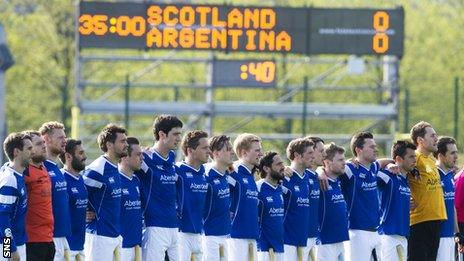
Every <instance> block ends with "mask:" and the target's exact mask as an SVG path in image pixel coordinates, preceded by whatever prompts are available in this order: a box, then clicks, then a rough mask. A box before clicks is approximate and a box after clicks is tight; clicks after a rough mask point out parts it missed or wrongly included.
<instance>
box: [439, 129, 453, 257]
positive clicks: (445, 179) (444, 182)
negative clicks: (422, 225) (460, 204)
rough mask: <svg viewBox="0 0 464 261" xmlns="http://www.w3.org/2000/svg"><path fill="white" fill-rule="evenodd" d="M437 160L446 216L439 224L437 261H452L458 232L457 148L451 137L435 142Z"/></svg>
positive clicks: (441, 138)
mask: <svg viewBox="0 0 464 261" xmlns="http://www.w3.org/2000/svg"><path fill="white" fill-rule="evenodd" d="M433 155H434V156H435V158H436V159H437V162H436V163H437V167H438V172H439V174H440V179H441V186H442V188H443V194H444V196H445V198H444V199H445V206H446V215H447V216H448V219H447V220H446V221H443V222H442V223H441V229H440V246H439V247H438V254H437V260H444V261H454V260H455V258H454V246H455V243H454V234H455V232H459V228H458V224H457V217H456V210H455V208H454V192H455V188H454V179H453V177H454V174H455V172H456V171H457V166H456V163H457V160H458V148H457V146H456V140H455V139H453V138H451V137H446V136H445V137H440V138H438V142H437V151H436V152H434V153H433Z"/></svg>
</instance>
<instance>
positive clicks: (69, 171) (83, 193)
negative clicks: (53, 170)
mask: <svg viewBox="0 0 464 261" xmlns="http://www.w3.org/2000/svg"><path fill="white" fill-rule="evenodd" d="M60 159H61V161H62V162H64V168H63V169H62V172H63V173H64V177H65V179H66V185H67V191H68V195H69V212H70V214H71V234H70V235H69V236H67V237H66V239H67V241H68V245H69V249H70V251H69V260H77V259H78V258H79V259H80V260H84V241H85V217H86V210H87V205H88V195H87V189H86V187H85V184H84V179H83V178H82V175H81V174H82V173H81V171H83V170H84V169H85V161H86V160H87V156H86V155H85V150H84V147H83V146H82V141H80V140H75V139H68V140H67V141H66V146H65V153H63V154H61V155H60Z"/></svg>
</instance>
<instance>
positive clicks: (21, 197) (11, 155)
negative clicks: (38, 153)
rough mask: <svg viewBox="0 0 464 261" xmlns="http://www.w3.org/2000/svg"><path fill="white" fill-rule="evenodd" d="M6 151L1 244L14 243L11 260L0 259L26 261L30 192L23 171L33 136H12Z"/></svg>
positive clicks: (1, 175) (0, 179) (1, 174)
mask: <svg viewBox="0 0 464 261" xmlns="http://www.w3.org/2000/svg"><path fill="white" fill-rule="evenodd" d="M3 149H4V151H5V154H6V156H7V157H8V159H9V160H10V162H9V163H8V164H7V165H5V166H4V168H2V170H0V237H1V238H2V239H3V240H2V244H3V242H4V240H5V238H9V239H10V240H11V241H10V250H11V258H8V256H7V257H3V255H2V256H0V260H12V261H19V260H26V247H25V245H24V244H25V243H26V240H27V235H26V228H25V218H26V208H27V191H26V185H25V183H24V178H23V172H24V170H25V169H26V168H27V166H28V165H29V161H30V159H31V153H32V142H31V137H29V136H28V135H26V134H24V133H11V134H10V135H8V137H6V139H5V141H4V142H3ZM4 247H5V246H3V245H2V249H4ZM4 254H5V253H4ZM7 254H8V252H7Z"/></svg>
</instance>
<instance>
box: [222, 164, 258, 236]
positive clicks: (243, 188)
mask: <svg viewBox="0 0 464 261" xmlns="http://www.w3.org/2000/svg"><path fill="white" fill-rule="evenodd" d="M234 168H235V172H233V173H231V174H230V176H229V177H230V178H229V184H230V188H231V189H230V194H231V198H232V201H231V204H230V212H231V215H232V230H231V232H230V237H232V238H244V239H257V238H258V189H257V188H256V182H255V180H254V177H253V174H252V173H251V170H249V169H248V168H247V167H246V166H244V165H242V164H236V165H234Z"/></svg>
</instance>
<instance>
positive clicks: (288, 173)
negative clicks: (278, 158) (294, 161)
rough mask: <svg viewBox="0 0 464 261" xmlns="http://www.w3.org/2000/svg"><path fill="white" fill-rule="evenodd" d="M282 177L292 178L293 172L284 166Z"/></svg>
mask: <svg viewBox="0 0 464 261" xmlns="http://www.w3.org/2000/svg"><path fill="white" fill-rule="evenodd" d="M284 176H285V177H289V178H291V177H292V176H293V170H292V168H290V167H289V166H285V169H284Z"/></svg>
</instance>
